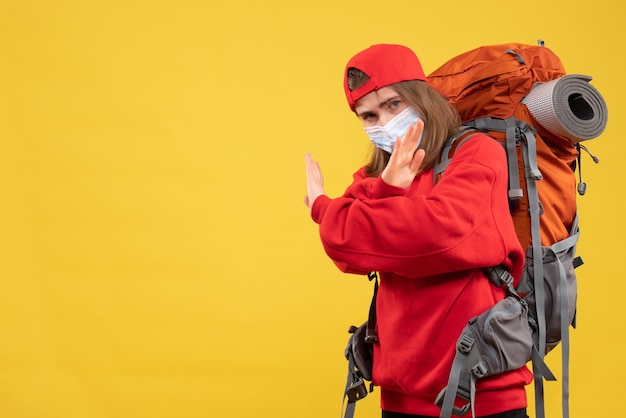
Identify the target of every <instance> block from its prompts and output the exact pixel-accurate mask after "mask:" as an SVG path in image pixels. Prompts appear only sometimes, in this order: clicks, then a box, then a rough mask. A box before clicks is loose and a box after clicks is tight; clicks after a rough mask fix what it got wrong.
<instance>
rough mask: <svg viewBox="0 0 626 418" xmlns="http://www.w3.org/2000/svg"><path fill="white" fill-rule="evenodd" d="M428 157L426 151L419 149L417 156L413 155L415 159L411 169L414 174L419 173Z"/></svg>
mask: <svg viewBox="0 0 626 418" xmlns="http://www.w3.org/2000/svg"><path fill="white" fill-rule="evenodd" d="M425 156H426V151H424V150H423V149H418V150H417V151H415V155H413V159H412V160H411V166H410V169H411V171H412V172H415V173H417V172H418V170H419V168H420V165H422V161H424V157H425Z"/></svg>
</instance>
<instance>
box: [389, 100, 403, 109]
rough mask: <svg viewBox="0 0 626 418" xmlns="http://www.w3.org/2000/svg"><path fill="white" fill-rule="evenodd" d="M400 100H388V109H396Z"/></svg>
mask: <svg viewBox="0 0 626 418" xmlns="http://www.w3.org/2000/svg"><path fill="white" fill-rule="evenodd" d="M401 103H402V102H401V101H400V100H392V101H390V102H389V109H391V110H396V109H397V108H398V106H400V104H401Z"/></svg>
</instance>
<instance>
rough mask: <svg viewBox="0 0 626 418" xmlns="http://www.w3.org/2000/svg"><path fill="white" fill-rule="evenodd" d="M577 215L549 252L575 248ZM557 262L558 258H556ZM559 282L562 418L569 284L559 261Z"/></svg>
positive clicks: (565, 409) (566, 405) (565, 407)
mask: <svg viewBox="0 0 626 418" xmlns="http://www.w3.org/2000/svg"><path fill="white" fill-rule="evenodd" d="M578 236H579V230H578V215H576V216H575V217H574V222H573V223H572V228H571V231H570V236H569V237H567V238H565V239H564V240H561V241H559V242H557V243H555V244H553V245H552V246H551V247H550V250H551V251H552V252H554V253H555V255H556V254H558V253H560V252H563V251H568V250H570V249H573V248H575V247H576V243H577V242H578ZM556 259H557V260H559V259H558V257H557V258H556ZM558 264H559V276H560V278H559V281H560V288H561V306H560V309H561V353H562V354H561V369H562V378H561V379H562V384H561V390H562V399H561V403H562V411H563V418H568V417H569V360H570V338H569V325H570V323H569V297H568V295H569V288H568V287H569V283H568V282H567V273H566V272H565V268H564V267H563V264H562V263H561V262H560V261H559V263H558Z"/></svg>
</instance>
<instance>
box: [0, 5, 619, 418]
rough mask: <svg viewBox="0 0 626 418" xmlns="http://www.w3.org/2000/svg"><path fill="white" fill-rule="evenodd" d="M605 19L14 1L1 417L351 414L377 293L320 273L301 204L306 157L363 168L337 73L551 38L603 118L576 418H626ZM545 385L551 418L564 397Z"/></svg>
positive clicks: (464, 8)
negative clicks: (363, 53)
mask: <svg viewBox="0 0 626 418" xmlns="http://www.w3.org/2000/svg"><path fill="white" fill-rule="evenodd" d="M613 6H614V2H613V1H610V0H597V1H595V2H592V3H589V2H588V1H582V0H567V1H566V0H557V1H553V2H545V1H543V0H541V1H540V0H529V1H525V2H501V1H499V0H498V1H495V0H490V1H487V0H483V1H480V0H478V1H472V2H467V1H462V0H450V1H444V2H426V3H425V2H416V1H406V0H405V1H397V2H380V1H371V0H364V1H359V2H338V1H336V0H320V1H316V2H298V1H293V0H288V1H287V0H283V1H278V0H271V1H269V2H252V1H243V2H242V1H237V0H234V1H228V2H227V1H219V2H218V1H215V0H209V1H193V0H176V1H173V0H171V1H156V0H154V1H148V0H144V1H140V0H125V1H120V0H111V1H106V2H104V1H100V2H97V1H79V0H56V1H43V0H41V1H34V0H20V1H13V0H2V1H1V2H0V62H1V65H0V237H1V238H0V417H3V418H26V417H28V418H57V417H58V418H105V417H106V418H109V417H111V418H127V417H133V418H135V417H151V418H164V417H190V418H192V417H193V418H195V417H293V416H299V417H316V418H318V417H329V416H330V417H334V416H339V415H340V410H341V398H342V396H341V395H342V391H343V386H344V384H345V373H346V362H345V359H344V358H343V348H344V346H345V341H346V338H347V336H348V335H347V332H346V331H347V327H348V326H349V325H350V324H357V325H358V324H359V323H360V322H361V321H363V320H364V318H365V315H366V311H367V307H368V304H369V297H370V295H371V293H370V292H371V289H372V288H371V284H370V283H368V282H367V280H365V279H364V278H360V277H356V276H345V275H342V274H341V273H339V272H338V271H337V270H336V269H335V267H334V266H333V264H332V263H331V262H330V261H329V260H328V259H327V257H326V256H325V254H324V253H323V250H322V247H321V244H320V243H319V238H318V236H317V229H316V226H315V225H314V224H313V222H312V221H310V219H309V218H308V211H307V209H306V207H305V206H304V205H303V203H302V197H303V195H304V194H305V191H306V188H305V177H304V154H305V152H307V151H311V152H312V153H313V155H314V157H315V158H317V159H319V160H320V161H321V164H322V168H323V170H324V174H325V178H326V187H327V192H328V194H330V195H337V194H339V193H340V192H342V191H343V189H344V188H345V187H346V186H347V185H348V183H349V182H350V179H351V174H352V172H353V171H354V170H355V169H356V168H357V167H359V166H360V165H361V164H362V163H363V162H364V161H365V159H366V155H367V150H368V146H369V145H368V141H367V140H366V137H365V136H364V134H363V133H362V131H361V128H360V126H359V123H358V122H357V121H356V120H355V118H354V117H353V115H352V114H351V113H350V112H349V110H348V108H347V106H346V103H345V99H344V97H343V91H342V72H343V68H344V65H345V63H346V61H347V60H348V59H349V58H350V56H351V55H353V54H354V53H356V52H357V51H359V50H361V49H363V48H365V47H367V46H369V45H370V44H373V43H381V42H390V43H403V44H406V45H408V46H410V47H412V48H413V49H414V50H415V51H416V52H417V53H418V55H419V56H420V58H421V59H422V62H423V65H424V68H425V70H426V72H431V71H433V70H434V69H435V68H436V67H438V66H439V65H440V64H441V63H443V62H444V61H445V60H446V59H448V58H450V57H452V56H453V55H456V54H457V53H460V52H463V51H465V50H467V49H471V48H474V47H477V46H479V45H482V44H495V43H503V42H522V43H531V44H532V43H535V42H536V41H537V39H538V38H542V39H544V40H545V41H546V45H547V46H549V47H550V48H552V49H553V50H554V51H555V52H556V53H557V54H558V55H559V56H560V57H561V58H562V60H563V62H564V64H565V67H566V69H567V70H568V72H569V73H582V74H589V75H592V76H593V77H594V80H593V82H592V84H593V85H594V86H595V87H596V88H598V89H599V90H600V91H601V92H602V94H603V95H604V97H605V99H606V101H607V103H608V106H609V111H610V114H609V125H608V128H607V130H606V131H605V133H604V134H603V135H602V136H601V137H600V138H599V139H596V140H594V141H590V142H588V143H587V145H588V146H589V147H590V148H591V149H592V151H593V152H594V153H595V154H596V155H598V156H599V158H600V159H601V163H600V164H599V165H595V164H593V163H592V162H591V160H590V159H589V158H587V157H585V158H584V161H583V168H584V170H583V174H584V180H585V181H586V182H587V184H588V192H587V194H586V196H584V197H582V198H580V199H579V207H580V212H581V228H582V231H583V232H582V237H581V242H580V245H579V253H580V254H581V255H582V256H583V257H584V260H585V262H586V264H585V265H584V266H583V267H581V268H580V269H579V273H578V276H579V282H580V284H579V285H580V299H579V305H578V311H579V322H578V329H577V330H576V331H574V333H573V337H572V338H573V342H572V347H573V348H572V368H571V374H572V376H571V397H572V399H571V407H572V413H571V416H572V418H587V417H606V416H626V412H624V411H623V408H621V407H620V406H621V404H622V403H623V402H622V400H623V399H622V398H623V395H622V388H623V386H624V382H623V376H624V375H625V374H626V364H625V360H624V356H623V345H624V342H625V338H624V334H623V333H622V332H623V330H624V317H625V315H624V310H623V305H624V303H623V294H624V292H625V290H626V289H625V287H626V285H625V284H624V278H625V275H624V272H623V269H622V262H623V259H624V253H623V251H620V250H622V249H623V247H624V244H623V241H624V237H625V236H626V226H625V222H624V216H623V213H622V210H621V208H620V204H621V202H622V201H623V198H624V192H623V190H624V184H626V183H624V180H625V175H624V171H623V167H624V161H623V158H622V155H623V152H622V143H621V142H620V141H622V140H623V136H624V134H623V132H622V131H621V128H622V125H623V124H622V123H621V121H620V118H621V115H622V114H623V112H624V110H625V109H624V107H625V106H624V103H623V102H622V101H621V99H622V97H624V95H625V93H626V92H625V88H624V82H623V78H622V77H623V73H624V63H625V58H624V41H626V31H625V29H624V26H625V22H624V18H623V14H622V13H619V12H616V11H615V10H613V9H614V7H613ZM549 358H550V361H551V364H552V365H553V366H554V368H555V369H556V370H557V372H558V370H559V357H558V354H551V355H550V356H549ZM547 391H548V402H549V404H548V409H549V417H556V416H559V412H560V383H554V384H549V385H548V389H547ZM377 399H378V392H377V391H376V392H374V394H373V395H370V397H368V398H367V399H365V400H364V401H362V402H360V403H359V405H358V406H357V417H377V416H379V410H378V401H377Z"/></svg>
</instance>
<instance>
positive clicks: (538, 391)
mask: <svg viewBox="0 0 626 418" xmlns="http://www.w3.org/2000/svg"><path fill="white" fill-rule="evenodd" d="M529 142H530V143H532V144H530V145H529ZM531 148H532V149H535V150H536V146H535V136H534V135H531V136H526V135H525V140H524V141H522V152H523V155H524V160H526V161H528V160H529V155H528V154H529V149H531ZM524 167H525V175H526V189H527V191H528V207H529V212H530V236H531V240H532V250H531V251H532V259H533V282H534V289H535V301H536V316H537V327H538V332H537V348H538V350H539V358H540V359H541V360H542V361H543V358H544V356H545V351H544V350H545V346H546V319H545V288H544V283H543V250H542V248H541V236H540V228H541V226H540V220H539V216H540V215H541V210H540V207H541V202H540V201H539V196H538V194H537V185H536V184H535V180H536V175H535V174H536V173H534V174H533V173H532V172H531V169H530V167H529V165H528V164H525V165H524ZM533 374H534V375H535V414H536V418H545V407H544V393H543V379H542V376H541V373H540V371H539V368H538V367H537V366H535V362H533Z"/></svg>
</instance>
